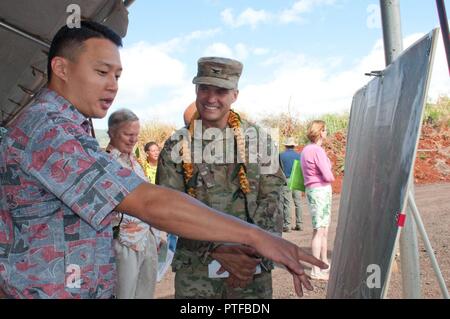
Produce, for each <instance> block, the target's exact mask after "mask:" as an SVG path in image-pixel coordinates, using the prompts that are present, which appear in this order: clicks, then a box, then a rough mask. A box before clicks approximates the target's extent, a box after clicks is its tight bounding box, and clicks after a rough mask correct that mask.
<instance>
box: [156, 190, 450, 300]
mask: <svg viewBox="0 0 450 319" xmlns="http://www.w3.org/2000/svg"><path fill="white" fill-rule="evenodd" d="M415 198H416V204H417V206H418V209H419V211H420V214H421V217H422V220H423V222H424V224H425V229H426V231H427V234H428V237H429V238H430V241H431V245H432V247H433V249H434V251H435V254H436V258H437V260H438V263H439V266H440V268H441V271H442V274H443V277H444V279H445V282H446V284H447V287H448V286H449V284H450V253H449V251H448V246H449V233H448V230H449V225H450V200H449V199H450V183H446V184H434V185H420V186H416V189H415ZM302 199H303V211H304V224H305V227H304V230H303V231H291V232H289V233H283V237H284V238H286V239H288V240H290V241H292V242H294V243H296V244H297V245H299V246H300V247H302V248H304V249H305V250H307V251H309V252H310V251H311V249H310V241H311V234H312V227H311V218H310V216H309V214H308V210H307V208H306V204H305V201H304V199H305V198H304V197H303V198H302ZM338 206H339V195H333V208H332V223H331V225H330V234H329V256H330V258H332V257H333V256H332V255H333V252H332V249H333V242H334V238H335V235H336V226H337V217H338V216H337V215H338V214H337V212H338ZM419 256H420V272H421V285H422V292H421V293H422V298H426V299H431V298H441V297H442V294H441V292H440V289H439V285H438V282H437V280H436V276H435V274H434V271H433V269H432V266H431V263H430V260H429V258H428V254H427V253H426V250H425V246H424V244H423V242H422V240H421V239H419ZM397 264H398V267H396V265H394V267H393V272H392V276H391V282H390V287H389V290H388V298H402V285H401V272H400V271H401V270H400V264H399V263H398V262H397ZM173 278H174V275H173V273H172V272H170V271H169V273H167V274H166V276H165V277H164V278H163V280H162V281H161V282H160V283H158V285H157V287H156V294H155V297H156V298H160V299H163V298H164V299H167V298H169V299H170V298H173V296H174V288H173ZM313 285H314V287H315V289H314V291H312V292H309V291H307V292H306V293H305V296H304V297H303V298H306V299H313V298H314V299H322V298H325V296H326V286H327V285H326V283H325V282H321V281H313ZM273 290H274V294H273V296H274V298H275V299H295V298H297V296H296V295H295V292H294V287H293V283H292V277H291V276H290V274H289V273H287V272H286V271H285V270H282V269H275V270H274V271H273Z"/></svg>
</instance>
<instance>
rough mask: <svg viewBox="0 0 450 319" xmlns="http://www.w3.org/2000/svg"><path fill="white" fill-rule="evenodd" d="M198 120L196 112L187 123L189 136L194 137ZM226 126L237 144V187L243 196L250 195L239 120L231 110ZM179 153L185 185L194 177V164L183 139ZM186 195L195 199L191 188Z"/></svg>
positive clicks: (243, 142)
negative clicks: (195, 122)
mask: <svg viewBox="0 0 450 319" xmlns="http://www.w3.org/2000/svg"><path fill="white" fill-rule="evenodd" d="M199 118H200V115H199V114H198V112H196V113H195V114H194V116H193V117H192V119H191V122H190V123H189V127H188V129H189V133H190V136H194V121H195V120H198V119H199ZM228 125H229V126H230V128H231V129H232V130H233V134H234V138H235V139H236V144H237V150H238V156H239V159H240V160H241V165H240V168H239V172H238V176H239V185H240V188H241V190H242V192H243V193H244V194H248V193H250V183H249V182H248V178H247V173H246V172H245V141H244V138H243V136H242V132H241V130H240V127H241V121H240V119H239V115H238V114H237V113H236V112H234V111H233V110H230V115H229V116H228ZM181 152H182V160H183V171H184V182H185V184H186V185H187V184H188V182H189V181H190V180H191V178H192V176H193V175H194V164H192V161H191V151H190V149H189V143H188V142H187V141H186V139H183V141H182V147H181ZM187 193H188V194H189V195H190V196H192V197H196V191H195V188H193V187H189V188H188V189H187Z"/></svg>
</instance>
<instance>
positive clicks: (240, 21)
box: [220, 8, 271, 29]
mask: <svg viewBox="0 0 450 319" xmlns="http://www.w3.org/2000/svg"><path fill="white" fill-rule="evenodd" d="M220 15H221V16H222V20H223V22H225V24H226V25H229V26H231V27H233V28H239V27H242V26H245V25H249V26H250V27H251V28H252V29H255V28H256V26H257V25H258V24H259V23H266V22H268V21H269V20H270V19H271V15H270V14H269V13H268V12H267V11H265V10H255V9H252V8H247V9H245V10H244V11H243V12H241V14H240V15H239V16H237V17H235V16H234V15H233V10H232V9H225V10H223V11H222V12H221V13H220Z"/></svg>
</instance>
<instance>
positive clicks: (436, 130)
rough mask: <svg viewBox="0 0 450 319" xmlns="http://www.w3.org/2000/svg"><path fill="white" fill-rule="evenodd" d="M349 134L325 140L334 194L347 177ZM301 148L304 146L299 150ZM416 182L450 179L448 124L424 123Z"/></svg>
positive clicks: (416, 166)
mask: <svg viewBox="0 0 450 319" xmlns="http://www.w3.org/2000/svg"><path fill="white" fill-rule="evenodd" d="M346 140H347V136H346V133H344V132H337V133H335V134H333V135H331V136H329V138H328V139H327V140H326V141H325V142H324V144H323V147H324V148H325V150H326V152H327V155H328V157H329V158H330V160H331V163H332V166H333V168H332V169H333V174H334V176H335V177H336V181H335V182H334V183H333V185H332V186H333V193H337V194H338V193H340V191H341V188H342V179H343V177H344V159H345V148H346ZM298 150H299V151H301V148H299V149H298ZM414 182H415V184H419V185H423V184H436V183H446V182H450V128H449V127H448V126H440V127H433V126H431V125H423V126H422V134H421V137H420V140H419V147H418V150H417V156H416V161H415V165H414Z"/></svg>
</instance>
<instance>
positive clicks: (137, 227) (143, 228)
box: [106, 144, 150, 251]
mask: <svg viewBox="0 0 450 319" xmlns="http://www.w3.org/2000/svg"><path fill="white" fill-rule="evenodd" d="M106 151H107V152H109V154H110V155H111V156H112V157H113V158H114V159H115V160H117V161H118V162H119V163H120V164H121V165H122V166H123V167H126V168H129V169H131V170H132V171H133V172H135V173H136V174H137V175H138V176H139V177H140V178H142V179H143V180H144V181H147V180H148V179H147V177H146V176H145V174H144V171H143V170H142V167H141V165H140V164H139V163H138V161H137V160H136V158H135V157H134V156H133V154H125V153H122V152H120V151H119V150H118V149H117V148H115V147H114V146H112V145H111V144H109V145H108V147H107V148H106ZM124 213H125V214H124V215H123V218H121V216H116V218H115V219H116V220H115V222H114V223H115V224H116V225H118V224H119V222H120V220H121V219H122V222H120V235H119V242H120V243H121V244H122V245H125V246H127V247H130V248H131V249H133V250H135V251H144V250H145V248H146V245H147V244H148V232H149V231H150V227H149V225H148V224H146V223H144V222H143V221H141V220H140V219H139V218H136V217H133V216H130V215H127V214H126V212H124ZM118 215H121V214H118Z"/></svg>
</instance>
